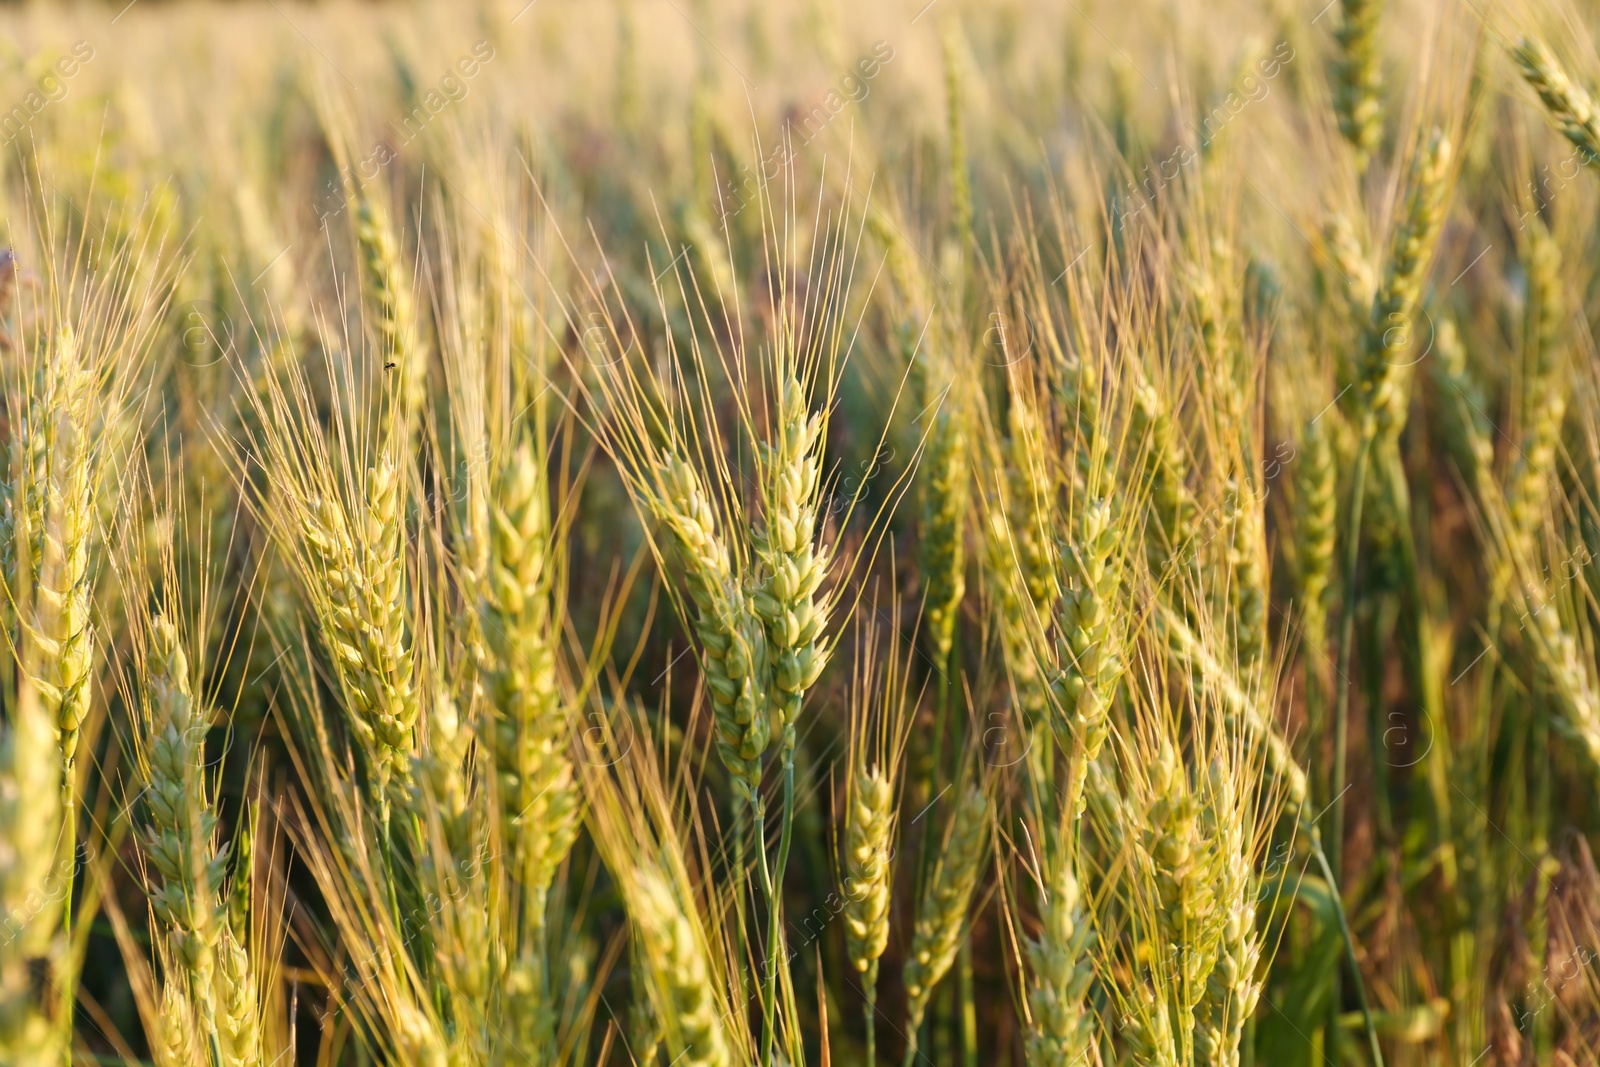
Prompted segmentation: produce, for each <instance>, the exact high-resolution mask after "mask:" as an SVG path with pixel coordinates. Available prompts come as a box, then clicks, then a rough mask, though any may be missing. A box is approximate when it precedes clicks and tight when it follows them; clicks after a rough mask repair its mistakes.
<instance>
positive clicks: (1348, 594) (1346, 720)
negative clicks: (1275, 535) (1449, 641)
mask: <svg viewBox="0 0 1600 1067" xmlns="http://www.w3.org/2000/svg"><path fill="white" fill-rule="evenodd" d="M1376 436H1377V421H1376V419H1375V418H1374V416H1373V414H1372V412H1371V411H1368V412H1367V413H1366V414H1364V415H1362V417H1361V440H1360V443H1359V444H1358V445H1357V446H1356V465H1355V472H1354V475H1353V476H1352V478H1351V487H1350V522H1349V525H1348V526H1347V527H1346V534H1345V564H1344V589H1343V600H1342V602H1341V603H1340V605H1339V678H1340V680H1341V681H1342V682H1343V684H1342V685H1340V686H1339V695H1338V698H1337V699H1336V700H1335V701H1334V711H1333V777H1332V780H1331V781H1330V782H1329V783H1328V787H1329V789H1330V790H1331V789H1335V788H1337V789H1338V790H1339V792H1338V793H1337V794H1335V796H1334V799H1333V801H1332V816H1333V818H1332V824H1331V830H1330V836H1331V837H1332V838H1333V861H1332V862H1331V863H1330V862H1329V859H1328V856H1327V854H1326V853H1325V852H1324V850H1323V847H1322V839H1321V834H1320V831H1318V830H1317V828H1316V827H1315V826H1313V827H1312V828H1311V832H1312V839H1311V840H1312V847H1313V851H1314V852H1315V853H1316V856H1317V860H1318V862H1319V864H1320V865H1321V867H1322V869H1323V873H1324V875H1325V876H1326V877H1327V879H1328V889H1329V891H1330V894H1329V895H1330V896H1332V898H1333V901H1334V905H1335V911H1336V912H1337V913H1338V917H1339V931H1340V933H1341V934H1343V935H1344V943H1345V953H1346V954H1347V955H1348V956H1349V958H1350V969H1351V971H1352V973H1353V976H1354V978H1355V982H1356V992H1357V995H1358V996H1359V998H1360V1002H1361V1015H1362V1019H1363V1020H1364V1022H1365V1024H1366V1029H1367V1041H1368V1043H1369V1044H1370V1045H1371V1047H1372V1057H1373V1063H1374V1064H1375V1065H1376V1067H1382V1065H1383V1052H1382V1050H1381V1049H1380V1048H1379V1047H1378V1030H1377V1027H1376V1026H1375V1025H1374V1023H1373V1020H1372V1012H1371V1009H1369V1008H1368V1006H1367V991H1366V987H1365V985H1364V984H1363V983H1362V980H1361V970H1360V968H1359V966H1358V965H1357V962H1356V949H1355V941H1354V939H1353V938H1352V937H1351V936H1350V924H1349V922H1348V921H1347V920H1346V918H1345V914H1344V899H1343V893H1342V890H1341V889H1340V885H1339V875H1340V873H1341V871H1342V867H1343V863H1342V859H1343V851H1344V785H1343V784H1342V783H1344V780H1345V774H1346V770H1347V756H1348V749H1349V740H1350V683H1349V681H1348V679H1349V677H1350V654H1351V650H1352V646H1353V644H1354V636H1355V621H1356V614H1355V606H1356V566H1357V564H1358V563H1359V562H1360V556H1361V506H1362V503H1363V501H1364V498H1365V496H1366V483H1367V468H1368V466H1369V465H1370V464H1371V459H1372V442H1373V440H1374V438H1375V437H1376ZM1332 986H1333V997H1332V1001H1331V1004H1330V1007H1329V1014H1328V1024H1327V1033H1328V1037H1327V1044H1328V1046H1330V1047H1331V1046H1332V1045H1333V1044H1334V1043H1335V1041H1336V1040H1337V1035H1338V1029H1339V1001H1340V996H1341V990H1340V986H1341V982H1340V978H1339V974H1338V972H1335V973H1334V975H1333V981H1332Z"/></svg>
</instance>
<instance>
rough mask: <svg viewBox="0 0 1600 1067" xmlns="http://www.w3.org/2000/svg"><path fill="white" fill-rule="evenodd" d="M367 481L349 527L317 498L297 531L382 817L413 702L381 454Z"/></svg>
mask: <svg viewBox="0 0 1600 1067" xmlns="http://www.w3.org/2000/svg"><path fill="white" fill-rule="evenodd" d="M366 481H367V484H366V494H365V499H364V501H363V502H362V505H363V506H362V512H363V513H362V514H361V515H360V516H359V518H358V519H357V521H356V522H355V523H354V524H353V525H354V528H353V529H352V523H350V522H349V521H348V520H347V519H346V517H345V512H344V510H343V509H342V508H341V507H340V506H339V504H338V503H337V502H335V501H333V500H330V499H326V498H325V499H323V500H322V501H320V502H313V503H312V505H311V507H310V508H309V509H307V510H306V512H305V515H304V517H303V521H302V533H303V536H304V540H305V543H306V545H307V547H308V549H309V551H310V555H311V556H312V559H313V561H314V565H315V568H316V569H315V573H316V574H317V576H318V577H320V578H321V579H322V588H321V589H320V590H315V591H313V596H314V602H315V605H316V607H317V616H318V622H319V624H320V626H321V630H322V634H323V638H324V640H325V642H326V644H327V646H328V650H329V654H330V656H331V657H332V659H333V661H334V667H335V669H336V671H337V672H338V675H339V677H340V679H341V680H342V681H343V683H344V690H345V694H346V696H347V697H348V698H349V701H350V705H351V711H352V712H353V714H352V716H351V719H350V726H351V731H352V733H354V735H355V737H356V739H357V741H358V742H359V743H360V745H361V748H362V750H363V752H364V754H365V755H366V757H367V759H368V763H369V766H368V769H367V773H368V775H369V785H370V788H371V791H372V793H373V796H374V800H375V801H376V802H377V804H378V806H379V810H380V811H386V810H387V808H388V803H389V801H388V789H389V786H390V784H391V783H395V784H404V783H405V782H407V781H408V780H409V777H410V763H411V751H412V748H413V736H412V735H413V731H414V729H415V727H416V721H417V710H418V705H417V695H416V691H415V688H414V686H413V680H412V679H413V672H414V664H413V659H412V652H411V638H410V634H409V633H408V630H407V626H406V601H405V576H406V568H405V560H404V554H403V543H404V542H403V533H402V529H401V519H402V505H401V482H400V476H399V472H398V471H397V470H396V467H395V464H394V461H393V460H392V459H390V458H388V457H384V458H383V459H382V460H381V461H380V462H379V464H378V465H377V466H376V467H374V468H371V469H370V470H369V471H368V474H367V480H366Z"/></svg>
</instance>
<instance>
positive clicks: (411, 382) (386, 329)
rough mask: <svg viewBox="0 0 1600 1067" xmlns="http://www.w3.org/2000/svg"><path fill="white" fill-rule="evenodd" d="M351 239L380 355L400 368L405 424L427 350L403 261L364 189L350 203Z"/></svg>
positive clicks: (423, 389)
mask: <svg viewBox="0 0 1600 1067" xmlns="http://www.w3.org/2000/svg"><path fill="white" fill-rule="evenodd" d="M356 243H357V245H358V246H359V248H360V250H361V266H362V277H363V278H364V279H365V281H366V291H367V293H368V295H369V297H370V299H371V301H372V304H373V310H374V317H375V319H376V322H375V325H376V326H377V329H378V336H379V338H380V339H381V340H382V342H383V346H384V360H385V362H387V363H393V364H396V365H397V366H398V367H399V369H400V375H401V378H400V381H401V387H400V395H401V406H402V409H403V410H404V411H405V413H406V419H407V424H409V422H410V420H411V419H412V418H413V417H414V416H415V415H416V414H417V412H419V411H420V410H421V409H422V405H423V402H424V401H425V400H426V399H427V395H428V354H427V351H426V349H425V348H424V347H423V345H422V339H421V330H420V328H419V326H418V323H417V312H416V307H415V305H414V304H413V303H412V297H411V283H410V280H409V272H408V271H407V270H406V266H405V260H404V259H403V258H402V257H401V255H400V250H399V247H398V244H397V242H396V241H395V237H394V227H393V225H392V223H391V222H390V219H389V214H388V212H387V211H385V210H384V208H383V205H382V204H381V203H380V202H379V201H378V200H377V199H376V198H375V197H372V196H369V195H367V194H366V193H365V192H363V193H361V194H360V197H359V201H358V203H357V205H356Z"/></svg>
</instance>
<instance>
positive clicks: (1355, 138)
mask: <svg viewBox="0 0 1600 1067" xmlns="http://www.w3.org/2000/svg"><path fill="white" fill-rule="evenodd" d="M1342 9H1343V14H1344V17H1343V18H1342V20H1341V21H1340V23H1339V28H1338V29H1337V30H1336V31H1335V34H1336V36H1337V37H1338V40H1339V59H1338V61H1337V64H1336V66H1335V72H1334V75H1335V76H1334V110H1335V111H1336V112H1337V113H1338V116H1339V132H1340V133H1341V134H1343V135H1344V139H1345V140H1346V141H1348V142H1349V143H1350V146H1351V147H1352V148H1353V149H1355V155H1356V169H1357V170H1364V169H1366V165H1367V160H1369V159H1370V158H1372V155H1373V153H1375V152H1376V151H1377V150H1378V146H1379V144H1380V143H1381V142H1382V141H1383V100H1382V97H1381V96H1380V94H1379V88H1380V85H1381V82H1382V78H1383V70H1382V66H1381V62H1382V61H1381V56H1380V55H1379V51H1378V16H1379V15H1381V14H1382V12H1383V4H1382V3H1381V0H1344V2H1343V5H1342Z"/></svg>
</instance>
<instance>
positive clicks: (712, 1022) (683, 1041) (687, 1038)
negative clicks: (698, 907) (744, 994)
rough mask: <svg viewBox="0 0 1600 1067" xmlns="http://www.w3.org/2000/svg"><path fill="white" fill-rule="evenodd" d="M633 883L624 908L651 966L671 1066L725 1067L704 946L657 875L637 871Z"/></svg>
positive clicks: (725, 1046) (724, 1048)
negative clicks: (665, 1025) (630, 916)
mask: <svg viewBox="0 0 1600 1067" xmlns="http://www.w3.org/2000/svg"><path fill="white" fill-rule="evenodd" d="M633 882H634V885H633V890H632V892H631V893H629V895H628V906H629V907H630V908H631V909H632V911H633V920H634V924H635V929H636V930H637V932H638V935H639V939H640V941H641V943H642V944H643V947H644V954H645V956H646V957H647V958H648V959H649V961H650V969H651V978H652V981H653V984H654V986H655V990H656V993H657V996H658V997H659V998H660V1000H659V1002H658V1005H657V1006H658V1008H659V1009H660V1011H661V1015H662V1016H663V1017H664V1019H665V1021H666V1023H667V1041H668V1045H669V1047H670V1048H671V1049H672V1051H673V1053H674V1057H675V1058H674V1060H673V1062H674V1063H683V1064H685V1065H686V1067H724V1065H725V1064H727V1063H729V1062H730V1055H729V1050H728V1044H727V1039H726V1037H725V1036H724V1034H723V1027H722V1020H721V1018H720V1017H719V1016H718V1015H717V1009H716V1000H715V998H714V997H713V995H712V992H711V986H710V983H711V970H710V967H709V966H708V964H707V961H706V950H705V946H704V945H703V944H702V943H701V941H700V938H699V936H698V935H697V933H696V931H695V927H694V923H693V922H691V921H690V919H689V917H688V916H687V915H686V914H684V911H683V908H682V907H681V906H680V905H679V903H678V901H677V898H676V897H675V896H674V894H673V892H672V889H671V888H670V886H669V885H668V883H667V881H666V880H665V879H664V878H662V876H661V875H660V874H658V873H656V872H655V871H654V870H652V869H650V868H648V867H640V868H638V869H637V870H635V871H634V876H633Z"/></svg>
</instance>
